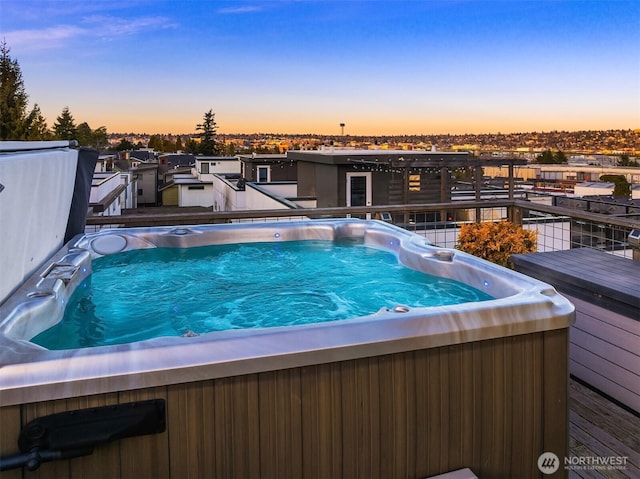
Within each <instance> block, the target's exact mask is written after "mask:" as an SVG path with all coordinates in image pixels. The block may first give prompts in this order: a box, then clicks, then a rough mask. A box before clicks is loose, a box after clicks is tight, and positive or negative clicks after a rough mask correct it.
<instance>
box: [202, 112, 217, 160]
mask: <svg viewBox="0 0 640 479" xmlns="http://www.w3.org/2000/svg"><path fill="white" fill-rule="evenodd" d="M217 128H218V125H217V124H216V120H215V113H213V111H212V110H209V111H208V112H206V113H205V114H204V118H203V121H202V123H201V124H199V125H197V126H196V130H197V131H200V132H201V133H200V140H201V141H200V148H199V149H198V152H199V153H200V154H202V155H217V154H219V153H218V145H217V144H216V140H215V136H216V130H217Z"/></svg>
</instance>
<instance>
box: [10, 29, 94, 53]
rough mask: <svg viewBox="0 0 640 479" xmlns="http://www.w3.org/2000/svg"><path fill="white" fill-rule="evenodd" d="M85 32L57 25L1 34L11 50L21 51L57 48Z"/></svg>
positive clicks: (85, 32)
mask: <svg viewBox="0 0 640 479" xmlns="http://www.w3.org/2000/svg"><path fill="white" fill-rule="evenodd" d="M86 34H87V31H86V30H85V29H84V28H80V27H77V26H74V25H57V26H55V27H49V28H39V29H31V30H14V31H10V32H3V34H2V35H3V37H4V39H5V40H6V42H7V45H9V46H10V47H11V48H12V49H15V50H21V51H33V50H45V49H51V48H58V47H60V46H63V45H65V44H66V43H67V42H68V41H69V40H72V39H74V38H77V37H79V36H82V35H86Z"/></svg>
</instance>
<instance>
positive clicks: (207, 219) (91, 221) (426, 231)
mask: <svg viewBox="0 0 640 479" xmlns="http://www.w3.org/2000/svg"><path fill="white" fill-rule="evenodd" d="M140 211H143V210H140ZM150 211H153V212H152V213H150V214H146V213H142V214H126V215H122V216H117V217H114V216H90V217H88V218H87V231H95V230H98V229H101V228H112V227H134V226H167V225H189V224H190V225H195V224H211V223H232V222H264V221H295V220H301V219H314V218H347V217H353V218H374V219H382V220H385V221H388V222H390V223H393V224H396V225H398V226H400V227H402V228H405V229H407V230H410V231H413V232H415V233H417V234H420V235H422V236H424V237H425V238H427V239H429V240H430V241H431V242H432V243H433V244H436V245H438V246H441V247H447V248H453V247H455V246H456V243H457V237H458V232H459V230H460V226H461V225H462V224H465V223H471V222H480V221H500V220H510V221H512V222H515V223H517V224H521V225H523V226H524V227H525V228H528V229H535V230H537V231H538V251H558V250H566V249H570V248H579V247H587V248H594V249H599V250H603V251H606V252H610V253H613V254H616V255H619V256H623V257H627V258H630V259H633V258H634V254H633V250H632V248H631V246H630V245H629V243H628V241H627V240H628V236H629V234H630V233H631V231H632V230H633V229H637V230H640V217H638V216H637V215H636V216H635V217H634V216H629V215H622V216H615V215H605V214H600V213H592V212H588V211H583V210H576V209H571V208H563V207H557V206H549V205H544V204H539V203H535V202H530V201H524V200H508V199H505V200H484V201H456V202H452V203H430V204H419V205H415V204H411V205H387V206H357V207H336V208H298V209H276V210H250V211H226V212H214V211H211V212H200V213H168V214H157V209H153V210H150ZM637 256H638V254H637V253H636V259H637Z"/></svg>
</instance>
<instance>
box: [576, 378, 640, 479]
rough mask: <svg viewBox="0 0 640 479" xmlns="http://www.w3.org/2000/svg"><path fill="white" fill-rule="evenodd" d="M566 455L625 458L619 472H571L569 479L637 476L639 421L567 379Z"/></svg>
mask: <svg viewBox="0 0 640 479" xmlns="http://www.w3.org/2000/svg"><path fill="white" fill-rule="evenodd" d="M569 436H570V440H569V455H570V456H571V457H604V456H616V457H617V456H626V457H627V466H626V468H625V469H622V470H583V469H579V470H571V471H569V478H570V479H574V478H575V479H577V478H614V477H615V478H634V477H640V418H638V417H637V416H635V415H633V414H632V413H630V412H629V411H627V410H625V409H623V408H621V407H619V406H617V405H616V404H615V403H613V402H611V401H609V400H608V399H607V398H605V397H603V396H601V395H600V394H598V393H597V392H595V391H592V390H591V389H589V388H587V387H586V386H584V385H582V384H580V383H579V382H577V381H574V380H571V381H570V385H569Z"/></svg>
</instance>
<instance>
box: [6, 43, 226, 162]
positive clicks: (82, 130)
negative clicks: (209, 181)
mask: <svg viewBox="0 0 640 479" xmlns="http://www.w3.org/2000/svg"><path fill="white" fill-rule="evenodd" d="M10 53H11V49H10V48H9V47H8V46H7V44H6V42H4V41H3V42H2V43H0V141H7V140H18V141H21V140H29V141H34V140H45V141H46V140H76V141H77V142H78V144H79V145H80V146H89V147H92V148H95V149H97V150H101V149H107V147H108V144H109V143H108V133H107V128H106V127H105V126H100V127H98V128H96V129H93V128H91V127H90V126H89V124H88V123H87V122H82V123H80V124H76V121H75V119H74V118H73V115H72V114H71V112H70V111H69V107H68V106H65V107H64V108H63V109H62V113H60V115H59V116H58V117H57V118H56V121H55V122H54V123H53V125H52V127H51V128H49V126H48V125H47V120H46V118H45V117H44V115H43V114H42V111H41V110H40V106H39V105H38V104H37V103H35V104H34V105H33V108H31V110H29V109H28V104H29V95H27V92H26V90H25V87H24V80H23V78H22V71H21V69H20V64H19V63H18V60H16V59H14V58H11V55H10ZM196 130H197V131H198V132H199V141H196V140H195V139H193V138H190V139H189V140H188V141H187V144H186V145H185V146H184V150H185V151H186V152H187V153H193V154H201V155H219V154H222V152H223V148H221V146H220V144H219V143H218V142H217V141H216V132H217V124H216V121H215V114H214V113H213V110H209V111H208V112H206V113H205V114H204V116H203V119H202V123H199V124H198V125H196ZM147 147H148V148H153V149H154V150H156V151H163V152H175V151H179V150H182V149H183V145H182V143H181V139H180V137H178V139H177V141H176V142H175V143H173V142H171V141H170V140H168V139H166V138H163V137H162V136H160V135H154V136H152V137H151V140H150V142H149V145H147ZM111 149H113V150H117V151H122V150H133V149H136V145H133V144H131V142H129V141H128V140H125V139H123V140H122V141H120V143H119V144H118V145H115V147H113V148H111Z"/></svg>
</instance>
